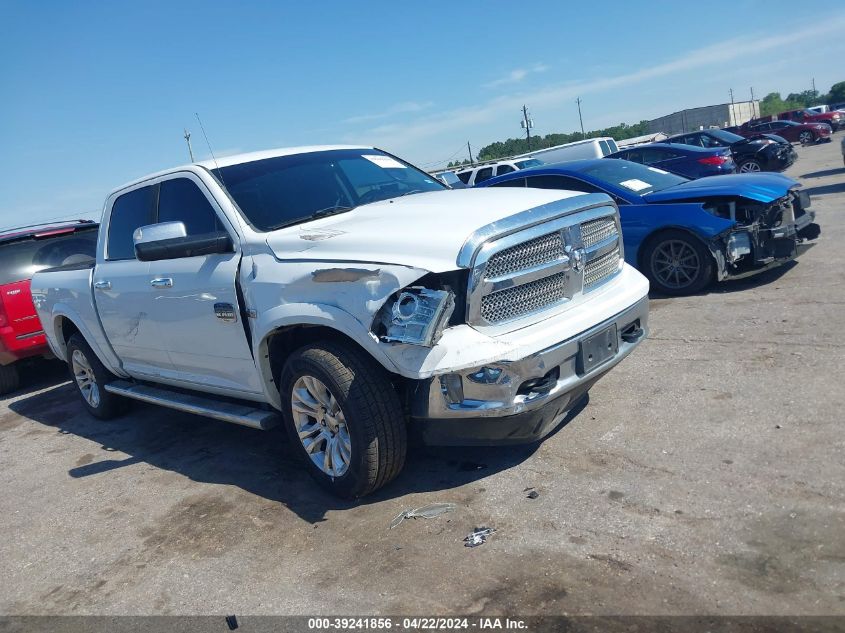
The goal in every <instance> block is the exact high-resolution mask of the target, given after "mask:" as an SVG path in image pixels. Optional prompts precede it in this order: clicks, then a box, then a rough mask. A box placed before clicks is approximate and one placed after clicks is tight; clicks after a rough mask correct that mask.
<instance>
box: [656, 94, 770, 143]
mask: <svg viewBox="0 0 845 633" xmlns="http://www.w3.org/2000/svg"><path fill="white" fill-rule="evenodd" d="M759 116H760V102H759V101H756V100H755V101H736V102H734V103H720V104H719V105H711V106H703V107H701V108H688V109H686V110H681V111H680V112H673V113H672V114H669V115H667V116H663V117H660V118H659V119H654V120H652V121H649V122H648V130H649V132H651V133H652V134H656V133H658V132H663V133H664V134H670V135H671V134H682V133H683V132H692V131H695V130H701V129H707V128H709V127H727V126H729V125H742V124H743V123H745V122H746V121H748V120H749V119H754V118H757V117H759Z"/></svg>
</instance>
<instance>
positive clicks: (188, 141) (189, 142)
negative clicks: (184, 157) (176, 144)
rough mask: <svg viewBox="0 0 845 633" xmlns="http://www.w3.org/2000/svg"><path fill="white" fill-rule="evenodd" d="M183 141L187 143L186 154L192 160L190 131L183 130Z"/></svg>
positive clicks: (192, 151)
mask: <svg viewBox="0 0 845 633" xmlns="http://www.w3.org/2000/svg"><path fill="white" fill-rule="evenodd" d="M185 142H186V143H187V144H188V154H190V156H191V162H192V163H193V162H194V150H193V149H192V148H191V133H190V132H188V130H187V129H186V130H185Z"/></svg>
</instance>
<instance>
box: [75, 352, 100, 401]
mask: <svg viewBox="0 0 845 633" xmlns="http://www.w3.org/2000/svg"><path fill="white" fill-rule="evenodd" d="M70 362H71V369H72V370H73V377H74V379H75V380H76V386H77V387H79V392H80V393H81V394H82V397H83V398H85V402H87V403H88V404H89V405H91V406H92V407H93V408H95V409H96V408H97V407H98V406H100V387H99V385H97V377H96V376H95V375H94V370H93V369H92V368H91V363H89V362H88V359H87V358H85V354H83V353H82V350H78V349H75V350H73V355H72V356H71V357H70Z"/></svg>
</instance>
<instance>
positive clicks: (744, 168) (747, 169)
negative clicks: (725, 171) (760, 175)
mask: <svg viewBox="0 0 845 633" xmlns="http://www.w3.org/2000/svg"><path fill="white" fill-rule="evenodd" d="M758 171H762V169H760V163H758V162H757V161H754V160H750V161H748V162H747V163H743V164H742V165H741V166H740V168H739V173H741V174H751V173H756V172H758Z"/></svg>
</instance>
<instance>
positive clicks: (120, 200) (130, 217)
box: [106, 185, 157, 260]
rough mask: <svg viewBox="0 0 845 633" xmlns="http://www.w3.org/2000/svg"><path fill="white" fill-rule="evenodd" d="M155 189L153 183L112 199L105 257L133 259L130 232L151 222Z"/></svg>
mask: <svg viewBox="0 0 845 633" xmlns="http://www.w3.org/2000/svg"><path fill="white" fill-rule="evenodd" d="M156 190H157V188H156V187H155V186H154V185H150V186H147V187H140V188H139V189H134V190H132V191H130V192H128V193H124V194H123V195H121V196H118V197H117V199H116V200H115V201H114V204H113V205H112V208H111V214H110V216H109V235H108V241H107V244H106V257H107V259H109V260H120V259H135V242H134V241H133V239H132V234H133V233H134V232H135V229H137V228H139V227H141V226H147V225H148V224H153V222H154V220H153V217H154V207H155V194H156Z"/></svg>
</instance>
